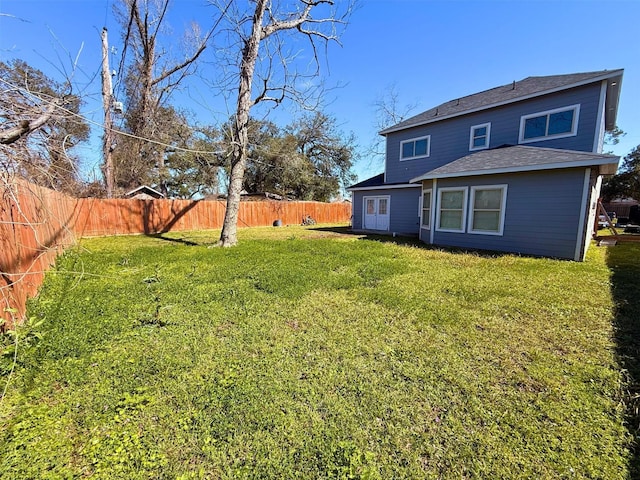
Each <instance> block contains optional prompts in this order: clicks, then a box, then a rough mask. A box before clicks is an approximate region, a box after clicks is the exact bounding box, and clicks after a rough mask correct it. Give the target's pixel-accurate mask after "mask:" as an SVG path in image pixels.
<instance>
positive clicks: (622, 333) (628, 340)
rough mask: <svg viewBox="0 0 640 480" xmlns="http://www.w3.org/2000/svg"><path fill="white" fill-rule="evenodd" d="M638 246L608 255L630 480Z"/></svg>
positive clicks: (639, 431) (636, 436)
mask: <svg viewBox="0 0 640 480" xmlns="http://www.w3.org/2000/svg"><path fill="white" fill-rule="evenodd" d="M639 260H640V244H638V243H636V244H631V243H627V244H618V245H616V246H615V247H610V248H609V250H608V252H607V265H608V266H609V269H610V270H611V294H612V295H613V299H614V302H615V305H616V313H615V320H614V326H615V341H616V353H617V357H618V363H619V365H620V367H621V368H622V369H623V372H624V374H625V376H626V378H625V380H626V385H625V387H626V388H625V391H624V393H623V400H624V405H625V425H626V427H627V430H628V431H629V433H630V435H631V437H632V439H633V445H632V458H631V462H630V465H629V472H630V473H629V478H640V262H639Z"/></svg>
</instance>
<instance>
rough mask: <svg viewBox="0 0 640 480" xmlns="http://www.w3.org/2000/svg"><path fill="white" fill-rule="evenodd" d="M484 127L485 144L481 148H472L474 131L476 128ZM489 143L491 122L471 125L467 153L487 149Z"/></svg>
mask: <svg viewBox="0 0 640 480" xmlns="http://www.w3.org/2000/svg"><path fill="white" fill-rule="evenodd" d="M483 127H486V128H487V135H486V137H487V143H486V144H485V145H483V146H482V147H474V146H473V139H474V138H475V135H474V132H475V130H476V129H478V128H483ZM490 141H491V122H489V123H481V124H480V125H473V126H472V127H471V130H470V131H469V151H470V152H473V151H475V150H486V149H487V148H489V142H490Z"/></svg>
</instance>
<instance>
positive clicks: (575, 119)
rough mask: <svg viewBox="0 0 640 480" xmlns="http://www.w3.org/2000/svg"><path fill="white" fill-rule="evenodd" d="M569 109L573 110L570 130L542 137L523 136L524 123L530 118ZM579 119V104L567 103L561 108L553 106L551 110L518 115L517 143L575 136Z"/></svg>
mask: <svg viewBox="0 0 640 480" xmlns="http://www.w3.org/2000/svg"><path fill="white" fill-rule="evenodd" d="M569 110H573V111H574V114H573V125H571V131H570V132H568V133H557V134H555V135H545V136H543V137H536V138H527V139H525V138H524V124H525V122H526V121H527V120H528V119H530V118H535V117H542V116H545V115H546V116H549V115H551V114H553V113H559V112H566V111H569ZM579 119H580V104H576V105H569V106H567V107H562V108H554V109H553V110H546V111H544V112H536V113H531V114H528V115H522V116H521V117H520V133H519V135H518V143H533V142H543V141H545V140H553V139H556V138H566V137H575V136H576V135H577V134H578V121H579ZM547 128H549V122H547Z"/></svg>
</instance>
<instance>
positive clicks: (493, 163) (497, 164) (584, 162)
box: [410, 145, 620, 182]
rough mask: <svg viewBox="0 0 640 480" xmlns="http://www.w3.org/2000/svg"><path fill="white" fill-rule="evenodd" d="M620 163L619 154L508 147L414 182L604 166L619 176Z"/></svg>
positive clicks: (445, 167) (437, 170)
mask: <svg viewBox="0 0 640 480" xmlns="http://www.w3.org/2000/svg"><path fill="white" fill-rule="evenodd" d="M619 160H620V157H618V156H616V155H605V154H601V153H591V152H578V151H574V150H560V149H556V148H541V147H527V146H523V145H518V146H507V147H498V148H494V149H491V150H483V151H481V152H476V153H472V154H470V155H467V156H465V157H462V158H459V159H458V160H454V161H453V162H450V163H447V164H446V165H443V166H441V167H438V168H435V169H433V170H430V171H428V172H426V173H425V174H423V175H420V176H419V177H415V178H412V179H411V180H410V181H411V182H420V181H422V180H431V179H437V178H454V177H470V176H477V175H492V174H497V173H516V172H532V171H540V170H555V169H560V168H572V167H592V166H600V174H605V175H606V174H614V173H616V169H617V168H618V161H619Z"/></svg>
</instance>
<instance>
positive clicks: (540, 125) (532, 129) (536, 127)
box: [524, 115, 547, 138]
mask: <svg viewBox="0 0 640 480" xmlns="http://www.w3.org/2000/svg"><path fill="white" fill-rule="evenodd" d="M546 130H547V116H546V115H544V116H542V117H535V118H528V119H527V120H525V122H524V138H536V137H544V136H545V135H546Z"/></svg>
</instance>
